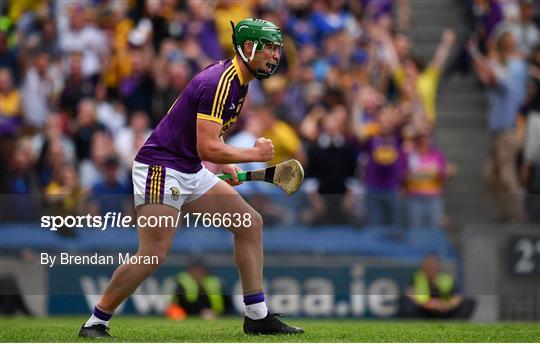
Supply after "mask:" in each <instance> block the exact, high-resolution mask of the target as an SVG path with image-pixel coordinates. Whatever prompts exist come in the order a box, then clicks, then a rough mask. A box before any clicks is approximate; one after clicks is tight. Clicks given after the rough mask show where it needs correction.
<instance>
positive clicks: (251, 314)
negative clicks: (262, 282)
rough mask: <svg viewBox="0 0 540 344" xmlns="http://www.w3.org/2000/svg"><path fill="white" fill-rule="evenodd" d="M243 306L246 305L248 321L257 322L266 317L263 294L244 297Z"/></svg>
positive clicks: (266, 309)
mask: <svg viewBox="0 0 540 344" xmlns="http://www.w3.org/2000/svg"><path fill="white" fill-rule="evenodd" d="M244 304H245V305H246V317H248V318H250V319H253V320H259V319H262V318H264V317H266V315H268V308H267V307H266V303H265V302H264V293H263V292H260V293H257V294H251V295H244Z"/></svg>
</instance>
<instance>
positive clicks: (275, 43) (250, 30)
mask: <svg viewBox="0 0 540 344" xmlns="http://www.w3.org/2000/svg"><path fill="white" fill-rule="evenodd" d="M231 26H232V29H233V34H232V41H233V47H234V50H235V51H236V52H237V53H238V54H239V55H240V57H241V58H242V61H243V62H244V64H245V65H246V67H247V68H248V70H249V71H250V72H251V74H253V76H254V77H255V78H257V79H259V80H261V79H266V78H269V77H270V76H271V75H273V74H274V73H275V72H276V70H277V68H278V66H279V59H278V61H277V62H273V61H268V60H264V59H263V58H261V57H256V53H257V52H259V53H262V52H263V50H264V49H265V48H266V47H267V46H268V45H271V46H272V51H274V50H275V49H279V56H280V58H281V50H282V49H283V38H282V36H281V30H280V29H279V27H277V26H276V25H275V24H273V23H271V22H268V21H265V20H261V19H244V20H242V21H240V22H239V23H238V24H236V26H235V25H234V23H233V22H232V21H231ZM245 42H251V43H252V44H253V49H252V50H251V55H250V56H246V55H245V54H244V51H243V46H244V43H245ZM259 55H260V54H259ZM251 61H262V62H264V64H265V65H266V66H267V67H268V68H269V71H266V70H261V69H260V68H259V67H257V68H256V69H255V70H253V68H251V67H250V66H249V64H248V62H251Z"/></svg>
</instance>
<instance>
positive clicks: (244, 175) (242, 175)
mask: <svg viewBox="0 0 540 344" xmlns="http://www.w3.org/2000/svg"><path fill="white" fill-rule="evenodd" d="M236 175H237V176H238V181H240V182H245V181H246V180H247V172H246V171H241V172H236ZM218 178H219V179H222V180H228V179H230V180H232V179H233V178H232V176H231V175H230V174H228V173H224V174H220V175H218Z"/></svg>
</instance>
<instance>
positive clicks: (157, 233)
mask: <svg viewBox="0 0 540 344" xmlns="http://www.w3.org/2000/svg"><path fill="white" fill-rule="evenodd" d="M178 213H179V211H178V209H176V208H174V207H172V206H170V205H167V204H142V205H140V206H138V207H137V218H138V219H137V223H138V228H137V229H138V231H137V233H138V236H139V251H144V252H153V253H156V254H167V252H168V251H169V250H170V248H171V245H172V241H173V237H174V234H175V232H176V223H177V219H178V217H179V214H178Z"/></svg>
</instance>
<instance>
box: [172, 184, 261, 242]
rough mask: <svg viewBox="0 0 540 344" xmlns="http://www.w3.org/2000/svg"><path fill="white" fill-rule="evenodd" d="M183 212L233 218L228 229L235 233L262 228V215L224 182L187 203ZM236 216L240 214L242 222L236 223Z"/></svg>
mask: <svg viewBox="0 0 540 344" xmlns="http://www.w3.org/2000/svg"><path fill="white" fill-rule="evenodd" d="M182 211H184V212H189V213H203V214H211V215H214V214H219V216H221V217H222V219H223V218H225V217H229V218H230V217H233V221H232V224H231V226H228V227H227V228H228V229H229V230H231V231H233V232H234V231H235V230H237V229H239V228H245V227H262V218H261V215H260V214H259V213H258V212H257V211H256V210H255V209H253V207H252V206H251V205H249V204H248V203H247V202H246V201H245V200H244V198H243V197H242V196H241V195H240V194H239V193H238V192H237V191H236V190H235V189H234V188H233V187H232V186H230V185H229V184H227V183H226V182H224V181H222V180H220V181H218V182H217V183H216V184H215V185H214V186H213V187H212V188H210V189H209V190H208V191H206V192H205V193H204V194H203V195H201V196H200V197H198V198H197V199H196V200H194V201H192V202H189V203H185V204H184V205H183V207H182ZM234 214H239V216H240V217H241V220H240V221H234V216H235V215H234ZM246 219H249V221H244V220H246ZM222 222H224V221H222ZM237 224H238V225H237Z"/></svg>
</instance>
